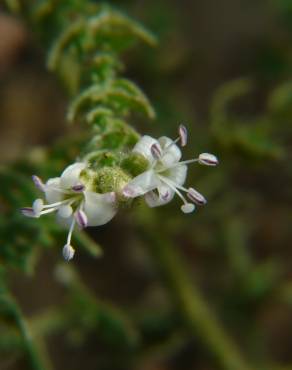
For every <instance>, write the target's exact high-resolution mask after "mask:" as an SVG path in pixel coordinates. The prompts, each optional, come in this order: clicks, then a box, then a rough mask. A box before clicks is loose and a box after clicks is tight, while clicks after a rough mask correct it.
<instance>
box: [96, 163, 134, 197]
mask: <svg viewBox="0 0 292 370" xmlns="http://www.w3.org/2000/svg"><path fill="white" fill-rule="evenodd" d="M130 180H131V177H130V176H129V175H128V174H127V173H126V172H125V171H123V170H122V169H121V168H120V167H117V166H115V167H103V168H101V169H99V170H97V172H96V173H95V179H94V185H95V191H96V192H97V193H108V192H112V191H114V192H116V193H117V194H119V193H120V192H121V191H122V189H123V188H124V187H125V186H126V185H127V184H128V182H129V181H130Z"/></svg>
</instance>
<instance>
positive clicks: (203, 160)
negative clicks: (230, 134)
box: [198, 153, 219, 166]
mask: <svg viewBox="0 0 292 370" xmlns="http://www.w3.org/2000/svg"><path fill="white" fill-rule="evenodd" d="M198 161H199V163H200V164H204V165H206V166H217V164H218V163H219V161H218V158H217V157H216V156H215V155H213V154H210V153H201V154H200V155H199V158H198Z"/></svg>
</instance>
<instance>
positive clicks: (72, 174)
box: [61, 162, 87, 189]
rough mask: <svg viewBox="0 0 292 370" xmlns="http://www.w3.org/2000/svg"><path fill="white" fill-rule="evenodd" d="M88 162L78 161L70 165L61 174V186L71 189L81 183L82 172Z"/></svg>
mask: <svg viewBox="0 0 292 370" xmlns="http://www.w3.org/2000/svg"><path fill="white" fill-rule="evenodd" d="M86 166H87V165H86V163H84V162H77V163H74V164H71V165H70V166H68V167H67V168H66V169H65V170H64V171H63V173H62V175H61V186H62V188H64V189H69V188H71V187H72V186H74V185H76V184H79V183H80V181H79V176H80V172H81V171H82V170H84V168H86Z"/></svg>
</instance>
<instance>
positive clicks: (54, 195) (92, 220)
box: [21, 162, 117, 260]
mask: <svg viewBox="0 0 292 370" xmlns="http://www.w3.org/2000/svg"><path fill="white" fill-rule="evenodd" d="M90 175H91V174H90V170H89V168H88V165H87V164H86V163H82V162H77V163H75V164H72V165H70V166H69V167H67V168H66V169H65V171H64V172H63V173H62V175H61V176H60V177H55V178H52V179H50V180H48V181H47V182H46V183H45V184H44V183H43V182H42V180H41V179H40V178H39V177H37V176H33V181H34V183H35V185H36V187H37V188H38V189H39V190H40V191H42V192H43V193H44V195H45V198H46V201H47V204H45V203H44V201H43V200H42V199H36V200H35V201H34V202H33V205H32V207H26V208H22V210H21V211H22V213H23V214H24V215H25V216H28V217H35V218H38V217H40V216H42V215H45V214H48V213H51V212H56V216H57V220H58V222H59V223H61V224H63V225H65V226H68V227H69V232H68V237H67V242H66V244H65V246H64V248H63V256H64V258H65V260H70V259H72V258H73V256H74V253H75V251H74V248H73V247H72V246H71V237H72V233H73V230H74V227H75V225H76V223H77V225H78V226H79V227H80V228H84V227H86V226H100V225H104V224H106V223H107V222H109V221H110V220H111V219H112V218H113V217H114V216H115V214H116V212H117V207H116V194H115V193H114V192H110V193H105V194H99V193H96V192H95V191H94V189H92V182H91V181H90Z"/></svg>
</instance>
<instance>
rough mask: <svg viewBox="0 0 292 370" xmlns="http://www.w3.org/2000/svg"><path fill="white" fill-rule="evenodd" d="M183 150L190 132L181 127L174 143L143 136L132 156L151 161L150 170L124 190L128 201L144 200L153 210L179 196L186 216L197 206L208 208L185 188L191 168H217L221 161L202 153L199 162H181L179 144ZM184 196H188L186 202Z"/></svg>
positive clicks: (196, 194) (193, 190)
mask: <svg viewBox="0 0 292 370" xmlns="http://www.w3.org/2000/svg"><path fill="white" fill-rule="evenodd" d="M178 142H180V145H181V146H182V147H183V146H185V145H186V144H187V130H186V128H185V126H183V125H180V126H179V136H178V137H177V138H176V139H175V140H171V139H169V138H168V137H166V136H162V137H160V138H159V139H158V140H156V139H154V138H152V137H151V136H147V135H146V136H143V137H142V138H141V140H140V141H139V142H138V143H137V144H136V145H135V147H134V149H133V152H135V153H138V154H140V155H142V156H143V157H145V158H146V159H147V160H148V163H149V166H148V169H147V170H146V171H145V172H143V173H141V174H140V175H139V176H137V177H135V178H134V179H133V180H132V181H130V182H129V183H128V184H127V185H126V186H125V188H124V189H123V194H124V196H125V197H129V198H135V197H138V196H142V195H143V196H144V198H145V201H146V203H147V204H148V205H149V206H150V207H157V206H161V205H164V204H167V203H169V202H170V201H171V200H172V199H173V197H174V195H175V194H177V195H178V196H179V197H180V198H181V200H182V202H183V204H182V206H181V210H182V211H183V212H184V213H190V212H193V211H194V209H195V204H196V205H199V206H200V205H204V204H206V202H207V201H206V199H205V197H204V196H203V195H202V194H200V193H199V192H198V191H197V190H195V189H193V188H185V187H184V186H183V185H184V183H185V181H186V177H187V170H188V167H187V165H188V164H191V163H194V162H198V163H199V164H203V165H207V166H216V165H217V164H218V159H217V157H215V156H214V155H213V154H209V153H201V154H200V155H199V156H198V157H197V158H193V159H190V160H186V161H181V156H182V153H181V150H180V148H179V147H178V145H177V143H178ZM183 192H184V193H186V196H187V198H188V199H189V200H190V202H189V201H188V200H187V199H186V198H185V196H184V195H183Z"/></svg>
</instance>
